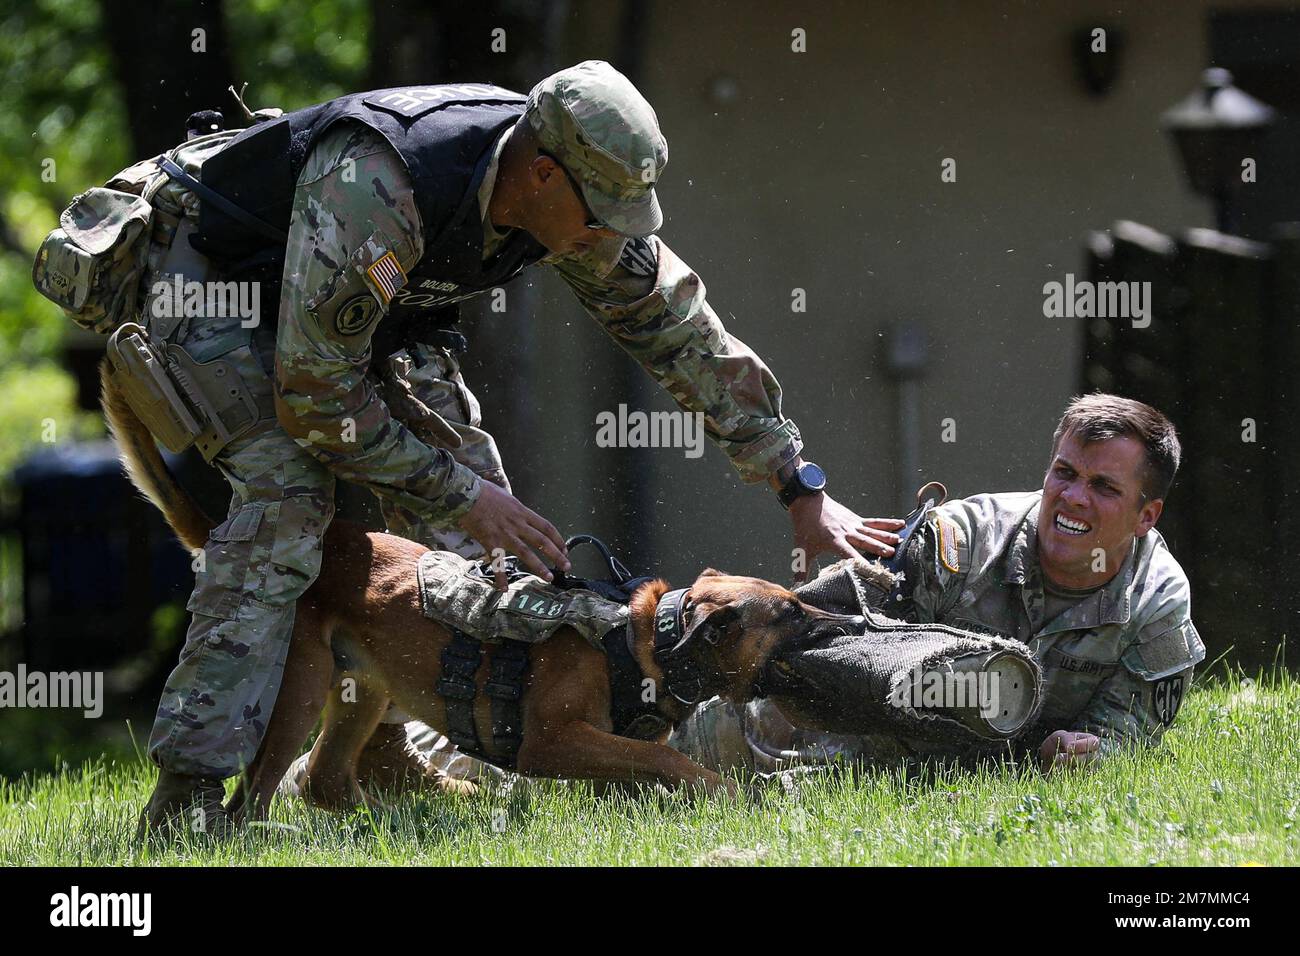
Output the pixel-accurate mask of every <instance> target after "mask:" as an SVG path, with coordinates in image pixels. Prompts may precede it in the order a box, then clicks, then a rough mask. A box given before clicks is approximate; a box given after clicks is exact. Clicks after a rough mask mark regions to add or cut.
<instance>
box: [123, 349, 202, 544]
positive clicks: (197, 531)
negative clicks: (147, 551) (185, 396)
mask: <svg viewBox="0 0 1300 956" xmlns="http://www.w3.org/2000/svg"><path fill="white" fill-rule="evenodd" d="M99 384H100V395H99V402H100V404H101V405H102V406H103V408H104V418H105V419H106V420H107V421H108V430H109V432H110V433H111V434H112V436H113V438H114V440H115V441H116V442H117V447H118V448H119V449H120V451H121V456H122V464H123V466H124V467H125V468H126V473H127V476H128V477H129V478H130V479H131V483H132V484H133V485H135V486H136V488H137V489H139V491H140V493H141V494H143V495H144V496H145V497H146V498H148V499H149V500H150V501H151V502H153V504H154V506H155V507H156V508H157V509H158V510H159V511H161V512H162V513H163V517H164V518H166V519H167V523H168V524H169V525H171V529H172V531H173V532H174V533H175V535H176V537H177V539H178V540H179V541H180V543H181V544H182V545H184V546H185V547H186V548H189V549H190V550H191V551H197V550H199V549H200V548H202V547H203V545H204V543H205V542H206V541H207V540H208V532H209V531H211V530H212V529H213V528H214V527H215V526H216V525H217V522H216V521H213V520H212V519H211V518H210V517H208V515H207V514H206V513H205V512H204V510H203V509H202V508H201V507H199V504H198V502H196V501H195V500H194V499H193V498H191V497H190V495H189V492H187V491H186V490H185V489H184V488H182V487H181V486H180V484H179V483H178V482H177V481H176V478H175V477H174V476H173V475H172V473H171V472H170V471H169V470H168V469H167V463H166V462H165V461H163V457H162V453H161V452H159V451H158V446H157V445H155V444H154V440H153V435H151V434H150V433H149V429H148V428H146V427H145V424H144V422H142V421H140V418H139V416H137V415H136V413H135V412H134V411H132V410H131V406H130V405H128V404H127V402H126V397H125V396H124V395H123V394H122V391H121V389H119V388H118V387H117V386H116V385H115V384H114V383H113V379H112V366H111V365H110V364H109V361H108V359H105V360H104V361H103V363H102V364H101V365H100V367H99Z"/></svg>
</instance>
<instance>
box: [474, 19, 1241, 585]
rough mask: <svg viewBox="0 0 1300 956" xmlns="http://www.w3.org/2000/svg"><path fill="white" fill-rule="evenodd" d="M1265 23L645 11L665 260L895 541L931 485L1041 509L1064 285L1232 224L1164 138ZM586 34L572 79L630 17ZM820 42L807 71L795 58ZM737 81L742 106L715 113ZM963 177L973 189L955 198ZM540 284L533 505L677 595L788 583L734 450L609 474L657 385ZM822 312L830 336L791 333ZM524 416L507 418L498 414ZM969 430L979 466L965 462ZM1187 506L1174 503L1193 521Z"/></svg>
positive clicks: (1061, 351) (776, 517)
mask: <svg viewBox="0 0 1300 956" xmlns="http://www.w3.org/2000/svg"><path fill="white" fill-rule="evenodd" d="M1245 6H1247V5H1246V4H1232V3H1222V2H1219V3H1213V4H1212V3H1208V2H1199V0H1192V2H1177V3H1174V2H1144V3H1142V4H1134V5H1127V4H1126V5H1124V6H1123V8H1122V10H1121V9H1119V8H1117V7H1116V6H1115V5H1114V4H1109V3H1071V4H1068V5H1066V4H1041V5H1029V4H1019V3H1009V4H1008V3H1003V4H991V3H960V4H958V3H951V4H946V3H911V4H869V5H867V4H855V3H827V4H817V5H816V6H815V8H812V9H808V10H806V11H805V10H799V11H791V10H790V9H789V8H788V5H787V4H781V3H775V2H757V3H745V4H743V5H742V4H722V5H710V6H709V7H708V9H707V10H706V11H702V10H698V9H696V8H695V5H691V4H678V3H668V2H661V3H653V4H647V5H640V4H639V5H638V7H640V8H642V9H643V10H644V11H645V13H644V16H642V17H640V18H639V19H638V20H637V34H638V39H639V42H640V43H641V44H642V53H641V57H640V60H639V62H640V72H639V74H638V75H637V76H636V77H634V78H635V79H636V81H637V83H638V84H639V85H640V87H641V88H642V90H643V92H644V93H645V94H646V96H647V97H648V98H649V99H650V101H651V102H652V103H653V104H654V106H655V108H656V110H657V112H658V115H659V118H660V122H661V125H662V127H663V130H664V132H665V134H666V135H667V137H668V141H669V157H670V158H669V164H668V168H667V171H666V174H665V176H664V178H663V180H662V182H661V184H660V187H659V190H660V195H661V199H662V202H663V205H664V209H665V213H666V217H667V219H666V223H665V226H664V228H663V230H662V232H661V236H662V237H663V239H664V240H665V241H666V242H667V243H668V244H669V245H670V246H671V247H672V248H673V249H674V251H676V252H677V253H678V254H679V255H680V256H681V257H682V258H684V259H685V260H686V261H687V262H688V263H690V264H691V265H692V266H693V267H694V268H695V269H696V270H697V271H698V272H699V273H700V275H701V276H702V278H703V280H704V282H705V284H706V286H707V287H708V292H709V301H710V302H711V304H712V305H713V307H714V309H715V310H716V311H717V312H718V314H719V315H720V316H721V317H722V319H723V321H724V323H725V324H726V325H727V328H728V330H729V331H730V332H731V333H732V334H734V335H736V336H738V337H739V338H741V339H742V340H744V341H745V342H746V343H747V344H749V345H750V346H751V347H752V348H753V349H754V350H755V351H757V352H758V354H759V355H761V356H763V357H764V358H765V359H766V360H767V362H768V364H769V365H770V366H771V367H772V369H773V370H774V371H775V373H776V374H777V376H778V377H779V379H780V381H781V383H782V385H783V386H784V388H785V410H786V412H787V414H789V415H790V416H791V417H792V418H794V419H795V420H796V421H797V422H798V424H799V426H800V428H801V429H802V431H803V435H804V439H805V441H806V443H807V453H808V455H809V457H811V458H813V459H814V460H816V461H818V462H820V463H821V464H822V465H824V466H825V467H826V469H827V471H828V473H829V475H830V480H831V488H832V490H833V493H834V495H835V496H836V497H837V498H839V499H840V500H841V501H843V502H845V503H846V504H849V505H850V506H852V507H854V508H856V509H857V510H858V511H859V512H860V513H863V514H890V513H897V512H898V511H899V509H900V507H901V506H902V504H903V502H904V500H905V499H908V498H910V496H911V493H912V491H914V489H915V487H916V486H918V485H920V484H921V483H922V481H923V480H924V479H927V478H938V479H940V480H943V481H944V482H946V483H947V484H948V487H949V489H950V490H951V491H952V493H953V494H955V495H966V494H972V493H976V492H979V491H989V490H1010V489H1023V488H1031V487H1037V486H1038V484H1039V483H1040V481H1041V475H1042V469H1043V468H1044V466H1045V464H1046V456H1047V452H1048V448H1047V445H1048V442H1049V440H1050V435H1051V432H1052V429H1053V427H1054V425H1055V422H1056V420H1057V418H1058V417H1059V414H1060V411H1061V409H1062V407H1063V405H1064V404H1065V402H1066V401H1067V400H1068V398H1069V397H1070V395H1071V394H1073V393H1074V392H1075V391H1076V390H1077V387H1078V371H1079V365H1080V356H1081V342H1082V329H1081V328H1080V326H1079V323H1078V320H1071V319H1062V320H1057V319H1048V318H1044V316H1043V313H1042V303H1043V294H1042V286H1043V284H1044V283H1045V282H1048V281H1051V280H1064V278H1065V274H1066V273H1067V272H1073V273H1075V274H1076V276H1080V277H1082V272H1083V255H1082V243H1083V238H1084V236H1085V234H1086V233H1087V231H1088V230H1090V229H1096V228H1105V227H1106V226H1108V225H1109V224H1110V223H1111V222H1112V221H1114V220H1116V219H1120V218H1126V219H1135V220H1138V221H1140V222H1144V223H1148V224H1150V225H1152V226H1155V227H1157V228H1161V229H1164V230H1167V231H1176V230H1178V229H1181V228H1183V227H1187V226H1197V225H1210V224H1211V219H1212V213H1211V210H1210V209H1209V207H1208V205H1207V204H1205V203H1203V202H1202V201H1200V200H1199V199H1197V198H1196V197H1194V196H1193V195H1191V194H1190V193H1189V192H1187V191H1186V190H1185V189H1184V186H1183V184H1182V181H1181V172H1180V170H1179V167H1178V165H1177V162H1176V159H1175V156H1174V153H1173V151H1172V149H1171V147H1170V145H1169V143H1168V142H1167V141H1166V137H1165V135H1164V134H1163V133H1162V132H1161V130H1160V128H1159V123H1158V120H1159V115H1160V113H1161V112H1162V111H1163V110H1164V109H1166V108H1167V107H1169V106H1170V105H1171V104H1173V103H1174V102H1175V101H1176V100H1178V99H1180V98H1181V97H1183V96H1184V95H1186V94H1187V93H1188V92H1189V91H1190V90H1191V89H1192V88H1193V87H1194V86H1195V85H1196V83H1197V80H1198V76H1199V73H1200V71H1201V70H1202V69H1203V68H1204V67H1206V66H1207V65H1209V64H1208V63H1207V56H1208V54H1207V35H1206V33H1207V28H1206V24H1207V18H1208V15H1209V12H1210V11H1211V10H1219V9H1225V8H1229V9H1230V8H1234V7H1245ZM1250 6H1258V5H1257V4H1252V5H1250ZM573 9H574V16H575V17H578V18H580V20H581V22H582V23H583V24H584V25H585V28H584V30H583V36H582V37H581V38H575V37H572V36H570V38H569V40H568V43H567V55H566V56H565V58H564V59H565V60H566V62H576V61H578V60H581V59H584V58H587V57H610V58H614V53H615V51H617V50H618V49H620V47H619V44H620V42H622V41H621V34H620V32H619V31H620V29H621V27H622V24H621V23H620V21H619V17H618V14H617V10H616V9H606V8H604V7H602V5H600V4H595V3H589V4H588V3H577V4H574V8H573ZM602 10H605V17H606V19H605V21H604V22H605V24H606V26H605V27H603V28H602V26H601V24H600V22H598V18H599V17H600V16H601V11H602ZM1092 26H1105V27H1108V28H1112V33H1111V35H1110V41H1111V42H1112V43H1114V40H1115V32H1114V30H1116V29H1117V30H1118V32H1119V34H1120V37H1121V42H1122V44H1123V48H1122V52H1120V53H1119V54H1118V56H1119V58H1120V63H1119V69H1118V75H1117V78H1116V80H1115V82H1114V85H1113V87H1112V88H1111V90H1110V92H1109V93H1108V94H1107V95H1105V96H1102V97H1094V96H1092V95H1090V94H1089V93H1088V92H1087V91H1086V89H1085V87H1084V85H1083V82H1082V80H1081V79H1080V77H1079V74H1078V72H1077V70H1076V67H1075V62H1074V58H1073V55H1072V52H1071V48H1070V35H1071V33H1072V31H1074V30H1075V29H1076V28H1079V27H1092ZM795 27H802V28H804V29H805V30H806V31H807V52H806V53H802V54H799V53H793V52H791V51H790V43H791V30H792V29H794V28H795ZM615 62H616V63H617V62H618V61H617V59H616V60H615ZM717 81H724V82H726V83H729V84H731V85H732V86H733V87H734V94H735V95H734V99H732V100H731V101H729V102H719V101H718V100H717V99H716V97H714V96H713V95H712V94H711V90H712V89H713V88H714V86H715V83H716V82H717ZM945 157H951V158H953V159H955V160H956V164H957V181H956V182H955V183H943V182H941V180H940V164H941V161H942V160H943V159H944V158H945ZM535 273H536V274H534V275H533V276H531V279H530V281H531V282H534V283H536V284H537V286H538V287H539V289H540V305H539V307H538V309H537V311H536V313H535V314H533V315H530V316H528V317H527V318H526V319H525V320H524V321H525V322H526V323H527V325H528V329H529V331H528V332H527V334H526V336H524V337H525V338H526V340H527V343H528V348H529V349H531V350H535V354H534V355H533V356H532V357H531V358H530V366H531V367H532V368H534V369H535V375H534V378H533V379H532V381H531V382H530V385H532V386H533V387H532V388H531V389H530V390H529V393H528V394H529V396H530V399H531V400H532V401H535V402H537V403H538V405H539V407H541V408H542V409H543V412H544V413H543V414H542V416H541V417H540V421H541V424H540V426H539V428H538V430H537V433H536V434H535V435H533V436H531V437H523V438H522V440H521V439H520V438H519V436H516V437H515V440H514V441H512V442H511V445H510V446H508V447H506V448H505V449H504V451H505V455H506V461H507V466H508V467H510V466H511V465H512V464H513V466H514V467H513V471H514V477H515V483H516V490H517V492H519V493H520V494H521V495H523V496H524V497H525V500H526V501H527V502H528V503H529V504H530V505H531V506H533V507H534V508H536V509H537V510H539V511H542V512H543V513H545V514H547V515H548V516H549V517H550V518H551V519H552V520H554V521H555V522H556V523H557V525H559V526H560V527H561V529H562V530H563V531H565V532H566V533H572V532H576V531H579V530H588V529H594V530H598V531H601V532H603V533H606V534H610V535H611V536H613V537H614V538H615V539H616V540H620V544H621V545H622V546H623V547H634V548H635V549H636V550H637V551H638V552H641V553H643V554H644V555H646V559H647V560H651V563H653V564H654V565H655V567H656V568H658V569H660V570H662V571H663V572H665V573H667V574H669V575H670V576H672V577H675V578H678V579H681V578H685V577H686V576H688V575H690V574H693V573H694V572H695V571H698V570H699V568H700V567H702V566H703V565H704V564H715V565H717V566H719V567H722V568H725V569H729V570H735V571H745V572H752V573H756V574H767V575H770V576H772V577H775V578H777V579H785V578H786V577H787V576H788V570H789V569H788V564H789V557H788V555H789V548H790V540H789V537H790V533H789V523H788V521H787V519H786V518H785V516H784V514H783V513H782V512H781V510H780V508H779V506H778V505H777V504H776V502H775V500H774V499H773V497H772V496H771V494H770V493H769V492H768V490H767V489H766V488H765V487H762V486H759V487H744V486H742V485H741V484H740V483H739V481H738V480H737V479H736V477H735V475H734V472H733V471H732V470H731V468H730V466H729V464H728V463H727V461H726V459H725V458H724V456H723V455H722V454H721V453H720V452H719V451H718V450H717V449H716V448H714V447H713V446H711V445H710V446H709V448H708V450H707V451H706V453H705V456H704V457H703V458H702V459H700V460H695V461H690V460H687V459H685V458H684V456H683V454H682V452H681V451H680V450H676V449H664V450H657V451H643V452H634V451H626V450H606V449H597V448H595V447H594V434H595V424H594V421H595V414H596V413H597V412H598V411H600V410H603V409H611V410H613V409H616V408H617V405H618V403H619V402H620V401H628V398H627V395H628V393H627V391H626V385H625V381H626V377H627V376H630V375H640V373H639V372H638V371H637V370H636V369H635V367H634V366H629V365H628V364H627V363H625V362H622V361H620V357H619V356H618V354H617V349H616V347H615V346H613V344H612V343H611V342H610V341H609V340H608V339H607V338H606V337H605V336H604V335H603V334H602V333H601V331H600V330H599V329H598V327H596V326H595V324H594V323H592V322H591V321H590V320H589V319H587V318H586V317H585V314H584V313H583V312H582V311H581V309H580V308H579V307H578V306H577V305H576V303H575V302H573V300H572V298H571V296H570V295H569V294H568V292H567V289H565V288H564V286H563V283H561V282H560V281H559V280H558V278H557V277H555V276H551V275H547V274H545V270H535ZM795 288H802V289H804V290H806V293H807V312H806V313H803V314H796V313H793V312H792V311H791V301H792V298H791V297H792V290H793V289H795ZM482 321H487V322H500V321H510V322H516V321H519V317H518V316H506V317H502V316H497V317H490V316H489V317H488V318H485V319H483V320H482ZM898 321H907V322H915V323H918V324H919V325H920V326H921V327H922V328H923V329H924V331H925V334H926V337H927V339H928V344H929V366H928V369H927V371H926V373H925V377H924V379H923V380H922V382H921V402H920V413H921V414H920V423H921V427H920V473H918V474H917V475H915V476H914V477H912V478H911V479H910V480H908V481H907V482H906V487H900V485H901V481H900V477H899V476H898V475H897V474H896V459H897V454H896V450H897V441H898V429H897V389H896V386H895V384H894V383H893V382H892V381H891V380H890V379H889V377H888V376H887V375H886V374H885V371H884V368H883V365H882V351H883V348H882V342H883V339H882V330H884V329H885V328H886V327H887V326H889V325H890V324H891V323H894V322H898ZM505 358H506V357H505V356H501V355H493V356H486V357H485V356H478V357H476V359H475V361H479V362H482V361H488V362H491V363H493V364H495V363H497V362H498V361H500V360H503V359H505ZM471 374H472V370H471ZM487 378H489V379H490V378H491V376H490V375H488V376H487ZM519 387H522V386H519ZM495 388H498V389H505V390H509V388H510V385H509V384H508V383H503V384H502V385H501V386H495ZM490 391H492V388H489V392H490ZM642 394H643V395H645V400H646V401H647V402H648V406H647V407H649V408H651V409H669V408H671V407H672V405H671V403H670V402H669V400H668V399H667V397H666V396H665V395H663V394H661V393H660V392H659V391H658V390H657V389H651V390H648V391H644V392H643V393H642ZM516 398H517V396H511V395H501V394H499V395H495V396H494V395H491V394H489V395H487V396H486V401H485V405H486V406H487V411H486V412H485V415H491V414H496V413H498V410H499V409H500V408H501V400H503V399H508V400H512V401H513V400H515V399H516ZM947 418H951V419H954V420H955V427H956V441H955V442H952V443H945V442H943V441H942V440H941V435H942V429H943V421H944V419H947ZM620 456H622V457H620ZM629 458H630V460H631V461H632V462H633V463H634V470H636V471H639V472H642V473H643V474H644V478H645V480H646V482H647V492H648V496H649V504H650V507H651V508H652V509H653V520H652V522H651V528H650V529H649V530H650V536H649V539H648V540H639V539H638V540H621V535H622V532H621V525H620V524H619V521H618V515H619V513H620V510H625V509H626V508H627V507H628V500H627V495H626V490H625V488H623V487H621V486H619V484H618V483H617V482H613V479H612V477H611V476H616V475H617V474H618V473H617V471H616V469H617V468H618V467H619V462H622V463H623V465H624V466H626V461H627V460H628V459H629ZM525 460H526V461H527V462H528V467H527V469H526V470H525V469H522V468H521V466H520V464H519V463H520V462H523V461H525ZM624 470H625V471H626V468H624ZM1188 505H1189V503H1188V502H1186V501H1183V500H1180V499H1179V498H1178V497H1177V493H1175V495H1174V496H1173V499H1172V503H1171V507H1173V508H1177V507H1187V506H1188ZM651 556H653V557H652V559H651Z"/></svg>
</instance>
